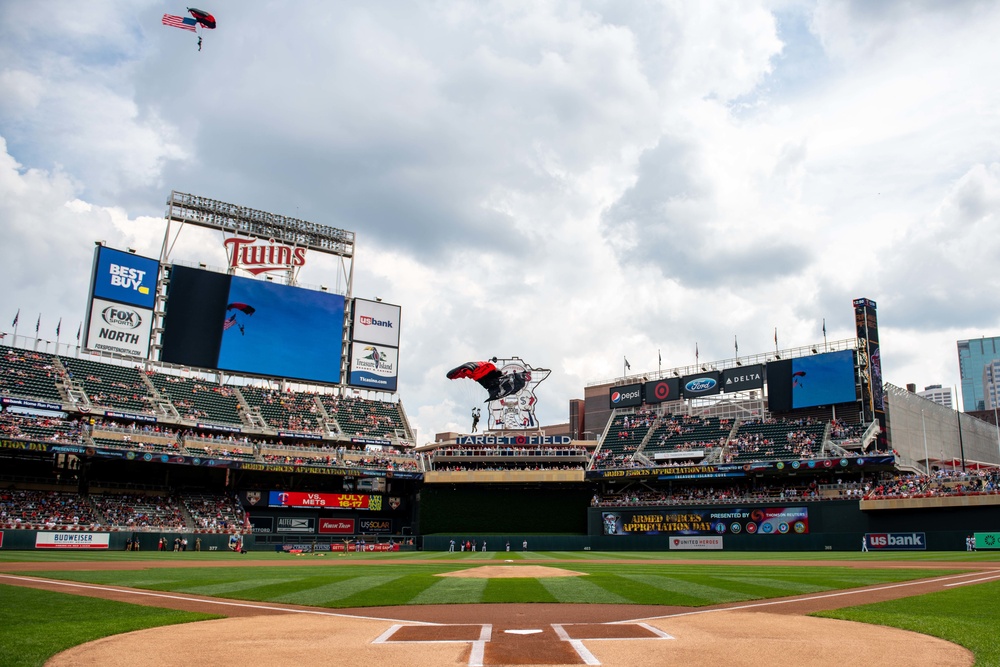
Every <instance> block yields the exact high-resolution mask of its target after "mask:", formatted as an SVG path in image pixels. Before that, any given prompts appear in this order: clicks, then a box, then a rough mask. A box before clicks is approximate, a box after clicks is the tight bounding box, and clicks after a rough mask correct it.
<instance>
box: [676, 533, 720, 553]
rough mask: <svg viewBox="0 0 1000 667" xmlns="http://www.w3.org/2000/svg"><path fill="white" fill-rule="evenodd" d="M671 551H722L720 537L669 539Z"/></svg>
mask: <svg viewBox="0 0 1000 667" xmlns="http://www.w3.org/2000/svg"><path fill="white" fill-rule="evenodd" d="M670 548H671V549H698V550H704V549H722V537H721V536H720V537H671V538H670Z"/></svg>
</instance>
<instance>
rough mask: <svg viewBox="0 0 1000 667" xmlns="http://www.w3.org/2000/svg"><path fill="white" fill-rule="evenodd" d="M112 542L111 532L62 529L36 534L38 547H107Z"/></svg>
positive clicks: (36, 546)
mask: <svg viewBox="0 0 1000 667" xmlns="http://www.w3.org/2000/svg"><path fill="white" fill-rule="evenodd" d="M110 543H111V534H110V533H76V532H73V533H71V532H68V531H60V532H51V533H50V532H38V533H36V534H35V548H36V549H107V548H108V545H109V544H110Z"/></svg>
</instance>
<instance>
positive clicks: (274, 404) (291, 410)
mask: <svg viewBox="0 0 1000 667" xmlns="http://www.w3.org/2000/svg"><path fill="white" fill-rule="evenodd" d="M239 390H240V393H241V394H243V398H244V399H245V400H246V402H247V405H249V406H250V407H251V408H259V409H260V413H261V415H262V416H263V417H264V420H265V421H266V422H267V424H268V426H270V427H271V428H273V429H275V430H277V431H300V432H313V433H318V432H320V431H321V430H322V429H321V426H320V415H319V411H318V408H317V407H316V396H315V395H314V394H306V393H296V392H288V391H285V392H281V391H276V390H274V389H264V388H261V387H252V386H244V387H240V388H239Z"/></svg>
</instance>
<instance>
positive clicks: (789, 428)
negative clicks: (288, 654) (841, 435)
mask: <svg viewBox="0 0 1000 667" xmlns="http://www.w3.org/2000/svg"><path fill="white" fill-rule="evenodd" d="M825 430H826V424H824V423H822V422H808V421H786V420H775V419H753V420H747V421H744V422H741V423H740V424H739V428H738V429H737V431H736V435H735V436H734V437H733V438H732V440H730V442H729V445H728V454H727V460H729V461H731V462H733V463H743V462H752V461H775V460H778V461H782V460H785V461H787V460H793V459H808V458H816V457H819V456H820V455H821V453H822V450H823V434H824V432H825Z"/></svg>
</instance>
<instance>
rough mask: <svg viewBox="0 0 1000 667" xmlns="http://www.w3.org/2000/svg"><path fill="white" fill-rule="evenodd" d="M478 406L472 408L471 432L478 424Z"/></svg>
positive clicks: (474, 430)
mask: <svg viewBox="0 0 1000 667" xmlns="http://www.w3.org/2000/svg"><path fill="white" fill-rule="evenodd" d="M480 414H481V413H480V412H479V408H472V432H473V433H475V432H476V427H477V426H478V425H479V415H480Z"/></svg>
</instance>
